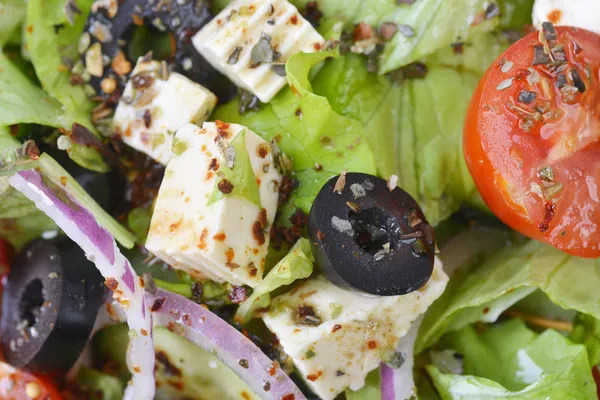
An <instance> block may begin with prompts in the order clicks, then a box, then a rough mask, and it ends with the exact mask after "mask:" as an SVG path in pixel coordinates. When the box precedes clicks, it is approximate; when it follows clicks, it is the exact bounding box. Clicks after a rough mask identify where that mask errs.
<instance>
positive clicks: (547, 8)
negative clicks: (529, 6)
mask: <svg viewBox="0 0 600 400" xmlns="http://www.w3.org/2000/svg"><path fill="white" fill-rule="evenodd" d="M594 10H596V11H597V12H600V2H599V1H598V0H536V1H535V4H534V5H533V16H532V17H533V26H535V27H536V28H537V29H541V28H542V23H543V22H546V21H550V22H552V23H553V24H554V25H567V26H574V27H576V28H583V29H587V30H589V31H592V32H596V33H600V20H598V13H597V12H596V11H594Z"/></svg>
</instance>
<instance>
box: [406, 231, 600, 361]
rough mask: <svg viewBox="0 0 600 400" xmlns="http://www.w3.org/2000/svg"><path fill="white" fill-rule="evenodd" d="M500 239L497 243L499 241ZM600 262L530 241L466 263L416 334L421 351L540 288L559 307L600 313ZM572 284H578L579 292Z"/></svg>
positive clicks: (494, 316)
mask: <svg viewBox="0 0 600 400" xmlns="http://www.w3.org/2000/svg"><path fill="white" fill-rule="evenodd" d="M496 243H498V242H496ZM596 285H600V264H599V262H598V260H597V259H581V258H577V257H572V256H569V255H568V254H565V253H563V252H561V251H559V250H557V249H555V248H553V247H551V246H548V245H544V244H542V243H540V242H534V241H528V242H526V243H524V244H513V245H512V246H508V247H505V248H504V249H502V250H498V248H497V247H496V248H493V247H492V248H490V249H489V254H488V255H487V256H480V257H471V258H470V259H468V260H466V261H465V264H463V265H462V266H461V267H460V268H459V269H458V271H457V272H456V273H455V276H454V278H453V279H452V280H451V281H450V284H449V285H448V287H447V289H446V291H445V292H444V294H443V295H442V296H441V297H440V298H439V299H438V300H437V301H436V302H435V303H434V304H433V306H432V307H431V308H430V309H429V310H428V312H427V314H426V315H425V319H424V320H423V325H422V326H421V331H420V335H419V337H418V338H417V344H416V351H417V353H419V352H421V351H423V350H425V349H426V348H428V347H430V346H431V345H433V344H434V343H435V342H436V341H437V340H438V339H439V338H440V337H441V336H442V335H443V334H444V333H445V332H448V331H453V330H457V329H460V328H463V327H465V326H467V325H469V324H472V323H475V322H477V321H481V322H488V323H489V322H494V321H496V319H497V318H498V317H499V316H500V314H502V313H503V312H504V311H505V310H506V309H508V308H509V307H510V306H512V305H514V304H515V303H517V302H518V301H519V300H521V299H523V298H524V297H526V296H528V295H529V294H531V293H533V292H534V291H535V290H536V289H541V290H542V291H543V292H544V293H545V294H546V295H548V297H549V298H550V299H551V300H552V301H553V302H554V303H556V304H557V305H559V306H561V307H562V308H565V309H574V310H578V311H580V312H582V313H585V314H588V315H591V316H593V317H594V318H599V317H600V306H599V304H600V301H599V294H598V292H597V291H595V290H594V289H593V288H594V287H596ZM573 287H577V288H578V289H577V290H576V291H574V290H573Z"/></svg>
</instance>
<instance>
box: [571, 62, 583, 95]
mask: <svg viewBox="0 0 600 400" xmlns="http://www.w3.org/2000/svg"><path fill="white" fill-rule="evenodd" d="M569 77H570V78H571V80H572V81H573V86H575V87H576V88H577V90H578V91H579V93H583V92H585V83H583V80H582V79H581V76H580V75H579V72H578V71H577V70H576V69H575V68H572V69H571V70H570V71H569Z"/></svg>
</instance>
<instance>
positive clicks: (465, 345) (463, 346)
mask: <svg viewBox="0 0 600 400" xmlns="http://www.w3.org/2000/svg"><path fill="white" fill-rule="evenodd" d="M444 342H445V344H446V345H448V346H450V347H452V348H454V349H456V350H458V351H459V352H460V353H462V354H463V355H464V367H465V375H450V374H442V373H441V372H440V371H439V370H438V369H437V368H436V367H434V366H428V367H427V370H428V372H429V373H430V375H431V378H432V379H433V383H434V385H435V386H436V388H437V389H438V391H439V393H440V395H441V396H442V399H444V400H445V399H456V400H459V399H469V400H475V399H482V400H483V399H486V400H493V399H504V398H515V399H532V400H533V399H547V398H552V399H554V398H561V399H562V398H565V399H566V398H569V399H592V398H596V385H595V384H594V380H593V377H592V374H591V368H590V364H589V362H588V357H587V353H586V351H585V347H584V346H581V345H576V344H572V343H571V342H569V340H567V339H566V338H565V337H564V336H562V335H561V334H559V333H557V332H556V331H553V330H546V331H545V332H544V333H542V334H541V335H537V334H536V333H534V332H532V331H530V330H529V329H527V328H526V327H525V325H524V324H523V323H522V322H521V321H518V320H514V321H510V322H507V323H505V324H502V325H500V326H492V327H489V328H488V329H487V330H486V331H485V332H483V333H481V334H477V333H476V331H475V329H474V328H473V327H471V326H468V327H465V328H463V329H462V330H460V331H458V332H454V333H452V334H450V335H448V337H447V338H445V341H444Z"/></svg>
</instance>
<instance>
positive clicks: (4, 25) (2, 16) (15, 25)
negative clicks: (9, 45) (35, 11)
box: [0, 0, 27, 48]
mask: <svg viewBox="0 0 600 400" xmlns="http://www.w3.org/2000/svg"><path fill="white" fill-rule="evenodd" d="M26 7H27V3H26V2H25V1H24V0H2V2H0V48H1V47H2V46H3V45H4V44H5V43H6V42H8V41H9V40H10V39H11V37H12V36H13V35H15V34H16V33H17V32H18V31H19V29H20V27H21V23H22V22H23V19H24V18H25V9H26Z"/></svg>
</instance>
